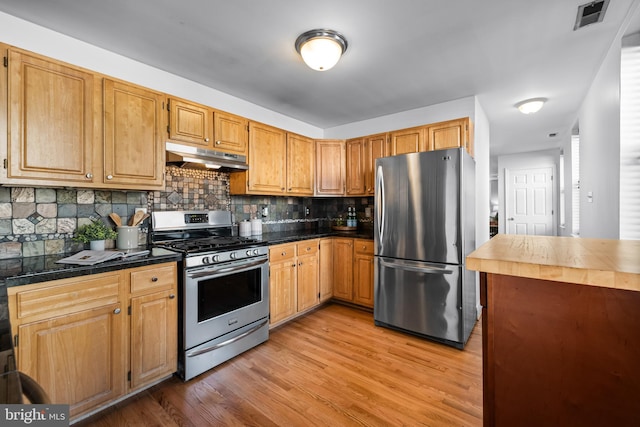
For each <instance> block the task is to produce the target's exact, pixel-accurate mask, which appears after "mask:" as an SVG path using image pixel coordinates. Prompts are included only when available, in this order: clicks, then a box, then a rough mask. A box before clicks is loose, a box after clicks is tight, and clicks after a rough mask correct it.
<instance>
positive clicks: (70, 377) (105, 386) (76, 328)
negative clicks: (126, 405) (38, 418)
mask: <svg viewBox="0 0 640 427" xmlns="http://www.w3.org/2000/svg"><path fill="white" fill-rule="evenodd" d="M142 272H148V273H149V274H148V277H149V279H148V280H149V281H150V282H152V283H153V284H154V285H155V284H156V283H159V284H160V285H161V288H154V286H153V285H147V286H141V288H142V289H143V290H141V291H139V292H137V293H134V292H132V293H129V292H128V284H129V283H133V282H134V274H140V273H142ZM154 277H155V278H156V280H155V281H154V280H153V278H154ZM176 286H177V267H176V264H175V263H166V264H159V265H158V264H157V265H151V266H145V267H140V268H136V269H125V270H119V271H115V272H109V273H100V274H94V275H89V276H82V277H74V278H70V279H61V280H55V281H51V282H44V283H37V284H33V285H25V286H16V287H10V288H8V289H7V293H8V297H9V312H10V315H11V319H10V320H11V325H12V332H13V334H14V340H15V342H16V343H17V345H16V347H15V350H16V355H17V360H18V369H19V370H20V371H23V372H25V373H26V374H27V375H29V376H31V377H32V378H34V379H35V380H36V381H37V382H38V383H39V384H40V385H41V386H42V387H43V388H44V390H45V391H46V392H47V394H48V395H49V396H50V398H51V399H52V402H53V403H60V404H69V405H70V416H71V420H73V419H77V418H78V417H79V416H81V415H83V414H86V413H88V412H92V411H95V410H97V409H99V408H101V407H103V406H105V405H107V404H109V403H110V402H112V401H114V400H116V399H119V398H121V397H123V396H125V395H126V394H128V393H129V392H132V391H134V390H138V389H140V388H142V387H143V386H145V385H149V384H151V383H152V382H154V381H156V380H159V379H161V378H163V377H166V376H168V375H171V374H172V373H173V372H175V370H176V357H177V341H176V340H177V321H178V319H177V298H175V293H176ZM129 304H131V306H130V307H131V316H129V315H128V312H129ZM160 353H162V354H160ZM129 373H130V374H129ZM129 375H131V382H130V383H128V381H127V377H128V376H129Z"/></svg>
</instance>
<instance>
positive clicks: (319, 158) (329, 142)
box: [314, 139, 346, 196]
mask: <svg viewBox="0 0 640 427" xmlns="http://www.w3.org/2000/svg"><path fill="white" fill-rule="evenodd" d="M345 165H346V160H345V141H344V140H336V139H323V140H317V141H316V191H315V193H314V194H315V195H316V196H342V195H344V194H345V185H346V177H345Z"/></svg>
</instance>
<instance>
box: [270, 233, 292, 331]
mask: <svg viewBox="0 0 640 427" xmlns="http://www.w3.org/2000/svg"><path fill="white" fill-rule="evenodd" d="M295 251H296V246H295V244H293V243H292V244H286V245H275V246H272V247H270V248H269V260H270V262H269V310H270V323H271V324H272V325H274V324H276V323H278V322H281V321H283V320H285V319H287V318H289V317H291V316H293V315H294V314H296V306H297V302H296V300H297V295H296V290H297V289H296V272H297V265H296V255H295Z"/></svg>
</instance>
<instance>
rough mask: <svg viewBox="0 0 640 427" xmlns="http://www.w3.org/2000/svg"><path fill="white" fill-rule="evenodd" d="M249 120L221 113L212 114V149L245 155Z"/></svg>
mask: <svg viewBox="0 0 640 427" xmlns="http://www.w3.org/2000/svg"><path fill="white" fill-rule="evenodd" d="M248 140H249V120H247V119H245V118H244V117H240V116H235V115H233V114H229V113H225V112H223V111H216V112H214V113H213V141H214V143H213V144H214V149H216V150H219V151H224V152H228V153H234V154H242V155H243V156H246V155H247V151H248V149H247V147H248Z"/></svg>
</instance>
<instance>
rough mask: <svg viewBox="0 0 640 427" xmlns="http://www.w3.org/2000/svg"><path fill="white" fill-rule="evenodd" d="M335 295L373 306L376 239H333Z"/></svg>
mask: <svg viewBox="0 0 640 427" xmlns="http://www.w3.org/2000/svg"><path fill="white" fill-rule="evenodd" d="M333 297H334V298H336V299H339V300H342V301H347V302H350V303H353V304H357V305H361V306H364V307H369V308H373V240H367V239H348V238H342V237H339V238H334V239H333Z"/></svg>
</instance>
